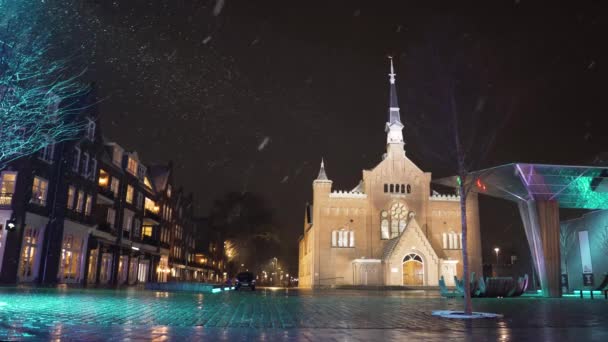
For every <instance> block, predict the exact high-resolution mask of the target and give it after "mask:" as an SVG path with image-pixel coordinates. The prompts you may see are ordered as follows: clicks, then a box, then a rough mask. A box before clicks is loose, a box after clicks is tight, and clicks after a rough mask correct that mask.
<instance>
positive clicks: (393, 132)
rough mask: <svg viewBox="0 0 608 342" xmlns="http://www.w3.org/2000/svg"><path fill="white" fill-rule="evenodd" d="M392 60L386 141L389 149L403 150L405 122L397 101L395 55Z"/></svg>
mask: <svg viewBox="0 0 608 342" xmlns="http://www.w3.org/2000/svg"><path fill="white" fill-rule="evenodd" d="M389 59H390V60H391V73H390V74H388V76H389V79H388V80H389V105H388V121H387V122H386V127H385V129H384V130H385V132H386V143H387V148H388V149H389V150H394V148H392V147H391V146H394V147H396V148H397V150H399V151H403V145H404V142H403V132H402V130H403V124H402V123H401V117H400V115H399V102H397V87H396V86H395V76H396V74H395V67H394V66H393V57H389Z"/></svg>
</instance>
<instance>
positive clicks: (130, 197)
mask: <svg viewBox="0 0 608 342" xmlns="http://www.w3.org/2000/svg"><path fill="white" fill-rule="evenodd" d="M125 200H126V201H127V203H130V204H133V187H132V186H130V185H127V195H126V197H125Z"/></svg>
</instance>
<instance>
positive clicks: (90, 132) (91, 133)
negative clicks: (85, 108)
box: [87, 118, 96, 141]
mask: <svg viewBox="0 0 608 342" xmlns="http://www.w3.org/2000/svg"><path fill="white" fill-rule="evenodd" d="M95 126H96V125H95V121H93V119H91V118H87V139H89V140H91V141H94V140H95Z"/></svg>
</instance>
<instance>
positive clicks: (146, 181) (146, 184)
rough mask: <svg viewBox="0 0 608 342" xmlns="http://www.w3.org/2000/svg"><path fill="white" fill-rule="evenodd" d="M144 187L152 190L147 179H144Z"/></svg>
mask: <svg viewBox="0 0 608 342" xmlns="http://www.w3.org/2000/svg"><path fill="white" fill-rule="evenodd" d="M144 185H145V186H147V187H148V188H149V189H152V184H151V183H150V180H149V179H148V177H144Z"/></svg>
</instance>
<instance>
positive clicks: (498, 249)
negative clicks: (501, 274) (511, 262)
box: [494, 247, 500, 265]
mask: <svg viewBox="0 0 608 342" xmlns="http://www.w3.org/2000/svg"><path fill="white" fill-rule="evenodd" d="M494 252H496V265H498V252H500V248H498V247H496V248H494Z"/></svg>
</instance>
